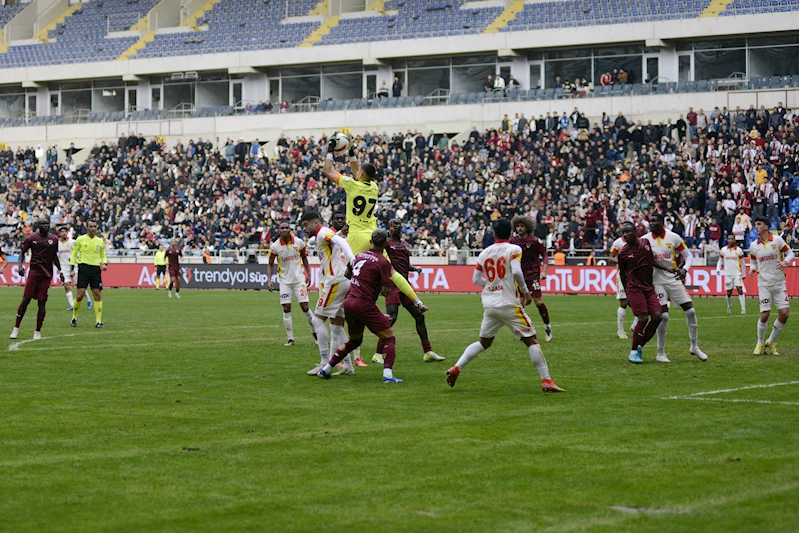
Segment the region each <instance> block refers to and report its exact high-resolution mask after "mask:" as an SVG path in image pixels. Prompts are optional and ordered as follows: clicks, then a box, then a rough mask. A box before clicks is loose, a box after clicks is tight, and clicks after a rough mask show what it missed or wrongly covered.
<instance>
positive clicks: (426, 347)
mask: <svg viewBox="0 0 799 533" xmlns="http://www.w3.org/2000/svg"><path fill="white" fill-rule="evenodd" d="M422 350H423V351H424V353H427V352H432V351H433V348H432V347H431V346H430V341H429V340H428V339H422Z"/></svg>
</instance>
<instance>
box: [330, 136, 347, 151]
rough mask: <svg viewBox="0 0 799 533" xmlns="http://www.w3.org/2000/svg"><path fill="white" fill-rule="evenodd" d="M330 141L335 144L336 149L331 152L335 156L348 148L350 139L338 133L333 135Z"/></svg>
mask: <svg viewBox="0 0 799 533" xmlns="http://www.w3.org/2000/svg"><path fill="white" fill-rule="evenodd" d="M331 139H332V140H334V141H335V142H336V144H335V146H336V148H335V150H333V151H334V152H336V153H337V154H340V153H341V152H344V151H345V150H347V149H348V148H349V147H350V138H349V137H347V136H346V135H345V134H344V133H341V132H340V131H337V132H336V133H334V134H333V137H332V138H331Z"/></svg>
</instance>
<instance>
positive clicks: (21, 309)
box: [14, 304, 28, 328]
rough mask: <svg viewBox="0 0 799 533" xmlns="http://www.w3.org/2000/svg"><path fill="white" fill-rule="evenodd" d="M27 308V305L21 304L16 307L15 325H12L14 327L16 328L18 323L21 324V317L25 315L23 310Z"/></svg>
mask: <svg viewBox="0 0 799 533" xmlns="http://www.w3.org/2000/svg"><path fill="white" fill-rule="evenodd" d="M27 310H28V307H27V306H24V305H22V304H20V305H19V307H17V322H16V325H15V326H14V327H15V328H18V327H19V325H20V324H22V317H24V316H25V311H27Z"/></svg>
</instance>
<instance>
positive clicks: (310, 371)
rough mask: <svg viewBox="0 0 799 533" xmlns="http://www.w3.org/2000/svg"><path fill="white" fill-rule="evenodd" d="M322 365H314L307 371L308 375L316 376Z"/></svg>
mask: <svg viewBox="0 0 799 533" xmlns="http://www.w3.org/2000/svg"><path fill="white" fill-rule="evenodd" d="M324 367H325V365H324V363H319V364H318V365H316V366H315V367H313V368H312V369H310V370H309V371H308V375H309V376H316V375H318V374H319V371H320V370H322V369H323V368H324Z"/></svg>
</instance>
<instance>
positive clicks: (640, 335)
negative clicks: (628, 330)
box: [633, 320, 648, 350]
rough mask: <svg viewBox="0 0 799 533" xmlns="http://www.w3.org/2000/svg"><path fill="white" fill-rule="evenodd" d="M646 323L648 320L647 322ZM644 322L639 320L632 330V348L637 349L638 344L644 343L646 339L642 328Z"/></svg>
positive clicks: (644, 325)
mask: <svg viewBox="0 0 799 533" xmlns="http://www.w3.org/2000/svg"><path fill="white" fill-rule="evenodd" d="M647 324H648V322H647ZM645 327H646V324H644V322H643V321H642V320H639V321H638V322H637V323H636V324H635V329H634V330H633V350H637V349H638V347H639V346H643V345H645V344H646V340H645V337H644V328H645Z"/></svg>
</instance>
